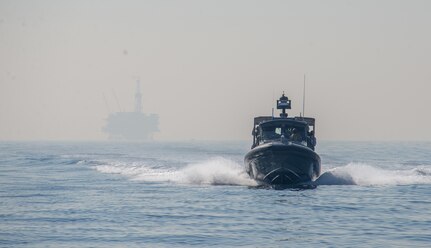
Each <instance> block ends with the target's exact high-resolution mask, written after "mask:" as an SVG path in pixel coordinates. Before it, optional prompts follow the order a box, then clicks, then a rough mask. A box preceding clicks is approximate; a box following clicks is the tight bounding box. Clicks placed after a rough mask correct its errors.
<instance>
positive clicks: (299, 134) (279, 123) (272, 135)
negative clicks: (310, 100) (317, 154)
mask: <svg viewBox="0 0 431 248" xmlns="http://www.w3.org/2000/svg"><path fill="white" fill-rule="evenodd" d="M252 134H253V146H252V148H254V147H256V146H258V145H261V144H265V143H268V142H274V141H279V142H283V143H285V142H293V143H297V144H300V145H303V146H307V147H309V148H311V149H312V150H314V147H315V145H316V138H315V136H314V118H308V117H293V118H283V117H282V118H274V117H272V116H271V117H270V116H262V117H256V118H255V120H254V128H253V132H252Z"/></svg>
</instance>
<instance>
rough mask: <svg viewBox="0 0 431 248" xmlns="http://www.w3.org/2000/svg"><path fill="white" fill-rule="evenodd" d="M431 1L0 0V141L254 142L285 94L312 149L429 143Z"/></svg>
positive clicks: (430, 132)
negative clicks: (139, 101) (155, 126)
mask: <svg viewBox="0 0 431 248" xmlns="http://www.w3.org/2000/svg"><path fill="white" fill-rule="evenodd" d="M430 13H431V1H426V0H424V1H414V0H406V1H395V0H386V1H383V0H382V1H379V0H372V1H363V0H361V1H359V0H358V1H346V0H340V1H320V0H316V1H306V0H305V1H299V0H298V1H281V0H280V1H270V0H265V1H264V0H262V1H251V0H242V1H237V0H226V1H221V0H217V1H205V0H195V1H167V0H166V1H163V0H154V1H138V0H137V1H106V0H100V1H91V0H82V1H78V0H74V1H60V0H52V1H44V0H40V1H31V0H28V1H19V0H10V1H5V0H0V140H104V139H106V138H107V135H106V134H105V133H103V132H102V131H101V128H102V126H103V125H104V122H105V118H106V117H107V116H108V114H109V113H110V112H116V111H119V109H118V105H117V103H116V100H115V96H114V95H116V96H117V98H118V101H119V104H120V108H122V109H123V110H127V111H132V110H133V107H134V98H133V97H134V93H135V92H134V91H135V81H136V79H137V78H138V77H139V78H140V80H141V82H142V89H143V92H142V93H143V98H144V101H143V104H144V105H143V109H144V111H145V112H148V113H157V114H159V117H160V129H161V132H160V133H158V134H157V135H156V136H155V137H156V139H158V140H190V139H204V140H214V139H215V140H251V138H252V137H251V135H250V133H251V128H252V122H253V117H254V116H258V115H270V114H271V108H272V107H273V105H274V102H275V99H276V98H278V97H279V96H280V95H281V93H282V91H283V90H284V91H285V92H286V94H287V95H288V96H289V97H290V98H291V99H292V102H293V109H292V111H291V113H292V114H294V115H299V112H300V111H301V108H302V80H303V75H304V73H305V74H306V77H307V96H306V115H308V116H314V117H315V118H316V119H317V124H316V125H317V137H318V139H320V140H431V130H430V129H429V128H430V127H431V114H430V113H431V111H430V110H429V107H430V106H431V104H430V94H431V14H430ZM104 96H105V98H106V102H107V104H105V101H104Z"/></svg>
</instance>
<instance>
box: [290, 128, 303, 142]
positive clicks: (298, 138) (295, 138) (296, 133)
mask: <svg viewBox="0 0 431 248" xmlns="http://www.w3.org/2000/svg"><path fill="white" fill-rule="evenodd" d="M290 140H291V141H302V136H301V134H300V133H299V130H298V129H296V128H295V129H293V133H292V135H290Z"/></svg>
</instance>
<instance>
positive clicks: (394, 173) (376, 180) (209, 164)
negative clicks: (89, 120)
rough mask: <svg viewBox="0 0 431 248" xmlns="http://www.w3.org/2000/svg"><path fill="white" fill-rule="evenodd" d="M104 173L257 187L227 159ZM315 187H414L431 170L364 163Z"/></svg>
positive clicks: (115, 165) (330, 174)
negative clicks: (398, 168)
mask: <svg viewBox="0 0 431 248" xmlns="http://www.w3.org/2000/svg"><path fill="white" fill-rule="evenodd" d="M94 167H95V169H96V170H98V171H100V172H103V173H112V174H121V175H124V176H126V177H128V178H130V179H132V180H138V181H146V182H172V183H178V184H198V185H199V184H200V185H245V186H256V185H257V183H256V181H254V180H252V179H250V177H249V176H248V175H247V173H246V172H245V170H244V166H243V165H241V164H238V163H236V162H234V161H232V160H229V159H225V158H221V157H218V158H212V159H209V160H207V161H204V162H201V163H196V164H190V165H188V166H186V167H183V168H181V169H160V168H152V167H150V166H147V165H145V164H143V163H140V162H135V163H121V162H112V161H108V162H103V163H99V164H98V165H95V166H94ZM314 183H315V184H316V185H361V186H379V185H413V184H431V167H425V166H424V167H417V168H414V169H406V170H387V169H381V168H378V167H374V166H371V165H368V164H363V163H350V164H348V165H346V166H341V167H336V168H333V169H330V170H327V171H325V172H324V173H322V175H321V176H320V177H319V178H318V179H317V180H316V181H315V182H314Z"/></svg>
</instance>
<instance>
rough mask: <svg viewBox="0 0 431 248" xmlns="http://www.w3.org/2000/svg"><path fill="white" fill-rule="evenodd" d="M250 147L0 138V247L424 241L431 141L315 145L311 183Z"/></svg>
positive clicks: (428, 240) (429, 237)
mask: <svg viewBox="0 0 431 248" xmlns="http://www.w3.org/2000/svg"><path fill="white" fill-rule="evenodd" d="M248 149H249V144H247V143H243V142H224V143H223V142H220V143H203V142H202V143H200V142H190V143H145V144H130V143H120V144H112V143H58V142H57V143H56V142H51V143H49V142H48V143H38V142H29V143H19V142H17V143H14V142H3V143H0V246H1V247H190V246H195V247H210V246H216V247H237V246H243V247H317V246H318V247H334V246H335V247H429V246H430V244H431V197H430V196H431V143H395V142H393V143H364V142H321V143H320V144H319V145H318V149H317V152H318V153H319V154H320V155H321V158H322V169H323V174H322V176H321V177H320V178H319V179H318V180H317V181H316V182H315V183H316V184H317V185H318V186H317V188H316V189H310V190H273V189H266V188H260V187H257V186H256V185H257V184H256V182H254V181H253V180H251V179H249V178H248V176H247V174H246V173H245V172H244V165H243V156H244V154H245V153H246V152H247V151H248Z"/></svg>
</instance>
